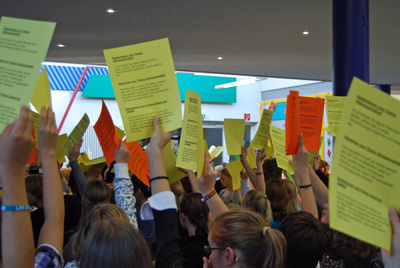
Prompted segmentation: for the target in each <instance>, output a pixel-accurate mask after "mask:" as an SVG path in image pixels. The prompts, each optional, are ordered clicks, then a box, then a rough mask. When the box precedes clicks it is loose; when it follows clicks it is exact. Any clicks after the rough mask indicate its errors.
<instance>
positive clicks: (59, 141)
mask: <svg viewBox="0 0 400 268" xmlns="http://www.w3.org/2000/svg"><path fill="white" fill-rule="evenodd" d="M66 140H67V134H62V135H60V136H58V139H57V152H56V158H57V162H58V163H60V164H61V163H64V162H65V153H64V151H63V150H62V148H61V145H63V144H64V142H65V141H66Z"/></svg>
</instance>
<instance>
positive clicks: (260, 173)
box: [256, 172, 264, 175]
mask: <svg viewBox="0 0 400 268" xmlns="http://www.w3.org/2000/svg"><path fill="white" fill-rule="evenodd" d="M262 174H264V172H256V175H262Z"/></svg>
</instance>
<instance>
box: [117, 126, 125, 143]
mask: <svg viewBox="0 0 400 268" xmlns="http://www.w3.org/2000/svg"><path fill="white" fill-rule="evenodd" d="M115 131H116V132H117V136H118V138H119V139H120V140H122V139H123V138H124V137H125V132H124V131H123V130H122V129H120V128H119V127H117V126H115Z"/></svg>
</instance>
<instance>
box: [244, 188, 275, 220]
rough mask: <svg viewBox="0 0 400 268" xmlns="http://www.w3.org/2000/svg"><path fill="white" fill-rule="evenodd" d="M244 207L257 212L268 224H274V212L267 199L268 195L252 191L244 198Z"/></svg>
mask: <svg viewBox="0 0 400 268" xmlns="http://www.w3.org/2000/svg"><path fill="white" fill-rule="evenodd" d="M242 206H243V207H245V208H248V209H250V210H251V211H254V212H257V213H258V214H260V215H261V216H263V217H264V219H265V220H266V221H267V222H268V223H271V222H272V210H271V204H270V203H269V200H268V198H267V195H266V194H264V193H263V192H261V191H257V190H250V191H248V192H247V193H246V194H245V195H244V198H243V202H242Z"/></svg>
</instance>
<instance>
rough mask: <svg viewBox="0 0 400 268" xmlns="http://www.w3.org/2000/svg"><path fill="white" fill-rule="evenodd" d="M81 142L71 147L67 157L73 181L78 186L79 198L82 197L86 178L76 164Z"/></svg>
mask: <svg viewBox="0 0 400 268" xmlns="http://www.w3.org/2000/svg"><path fill="white" fill-rule="evenodd" d="M82 142H83V140H80V141H79V142H78V143H77V144H76V145H75V147H73V148H72V149H71V150H70V151H69V155H68V156H69V157H68V159H69V165H70V166H71V171H72V173H73V174H74V179H75V182H76V185H77V186H78V190H79V194H80V195H81V196H83V191H84V189H85V186H86V184H87V178H86V176H85V174H84V173H83V171H82V169H81V167H80V166H79V163H78V157H79V155H80V152H81V147H82Z"/></svg>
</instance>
